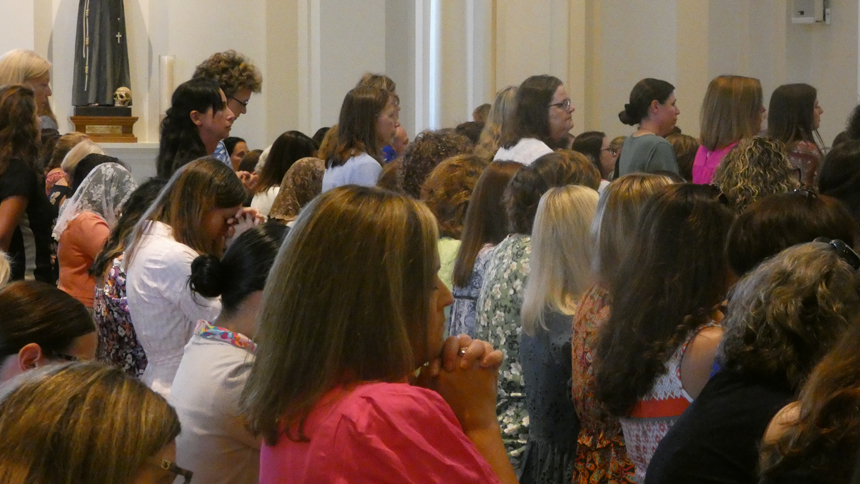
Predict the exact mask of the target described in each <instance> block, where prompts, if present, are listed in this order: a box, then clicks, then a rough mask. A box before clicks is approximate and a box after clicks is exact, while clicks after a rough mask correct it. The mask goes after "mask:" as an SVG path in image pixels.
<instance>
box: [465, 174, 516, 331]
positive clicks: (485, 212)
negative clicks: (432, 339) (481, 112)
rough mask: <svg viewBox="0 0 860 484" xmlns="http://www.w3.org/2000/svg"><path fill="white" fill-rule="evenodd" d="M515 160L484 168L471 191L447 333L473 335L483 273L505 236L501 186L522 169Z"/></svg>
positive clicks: (505, 228)
mask: <svg viewBox="0 0 860 484" xmlns="http://www.w3.org/2000/svg"><path fill="white" fill-rule="evenodd" d="M522 167H523V165H522V163H517V162H515V161H494V162H492V163H490V164H489V165H487V167H486V168H485V169H484V171H483V173H481V176H480V178H478V181H477V183H476V184H475V189H474V190H473V191H472V198H471V199H470V200H469V208H467V209H466V218H465V220H464V221H463V232H462V235H461V237H460V241H461V243H460V250H459V251H458V252H457V259H456V260H455V261H454V277H453V281H452V283H453V285H454V288H453V289H452V291H451V292H452V293H453V295H454V304H453V305H451V318H450V321H449V323H450V324H449V326H448V334H467V335H469V336H471V337H474V336H475V318H476V311H475V310H476V305H477V303H478V296H480V294H481V284H482V283H483V282H484V272H485V271H486V270H487V263H488V262H490V258H489V256H490V253H491V252H492V249H493V247H494V246H495V245H496V244H498V243H499V242H501V241H502V240H504V238H505V237H506V236H507V235H508V218H507V216H506V215H505V208H504V205H503V204H502V195H503V194H504V192H505V187H506V186H507V185H508V182H509V181H510V180H511V178H512V177H513V176H514V174H515V173H516V172H517V171H519V169H520V168H522Z"/></svg>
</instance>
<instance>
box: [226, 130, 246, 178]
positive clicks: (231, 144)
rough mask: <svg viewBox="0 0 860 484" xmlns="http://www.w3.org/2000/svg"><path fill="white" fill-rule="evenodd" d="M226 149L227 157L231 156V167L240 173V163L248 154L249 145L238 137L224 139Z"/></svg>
mask: <svg viewBox="0 0 860 484" xmlns="http://www.w3.org/2000/svg"><path fill="white" fill-rule="evenodd" d="M224 148H226V149H227V155H229V156H230V166H232V167H233V171H239V163H242V158H244V157H245V155H247V154H248V151H249V150H248V143H246V142H245V140H243V139H242V138H239V137H237V136H230V137H229V138H224Z"/></svg>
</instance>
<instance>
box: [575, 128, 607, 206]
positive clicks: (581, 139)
mask: <svg viewBox="0 0 860 484" xmlns="http://www.w3.org/2000/svg"><path fill="white" fill-rule="evenodd" d="M570 149H572V150H573V151H577V152H579V153H582V154H583V155H585V156H587V157H588V158H589V159H590V160H591V162H592V163H594V166H596V167H597V170H598V171H600V178H601V182H600V190H601V191H602V190H603V189H604V188H606V185H609V181H608V180H609V179H610V178H612V174H613V173H614V172H615V162H616V161H617V160H618V154H617V153H615V150H613V149H612V147H611V146H609V138H607V137H606V134H605V133H604V132H603V131H586V132H585V133H580V134H579V136H577V137H576V138H575V139H574V140H573V144H572V145H571V146H570Z"/></svg>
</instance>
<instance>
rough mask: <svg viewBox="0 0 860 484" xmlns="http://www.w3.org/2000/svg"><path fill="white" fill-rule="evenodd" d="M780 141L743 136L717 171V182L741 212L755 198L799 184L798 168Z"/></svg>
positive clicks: (786, 190) (793, 187)
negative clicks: (789, 159)
mask: <svg viewBox="0 0 860 484" xmlns="http://www.w3.org/2000/svg"><path fill="white" fill-rule="evenodd" d="M785 151H786V150H785V145H784V144H783V143H782V142H781V141H777V140H773V139H770V138H763V137H761V136H756V137H754V138H746V139H742V140H741V141H740V142H738V144H737V146H735V147H734V148H732V150H731V151H729V153H728V154H727V155H726V157H725V159H723V162H722V163H720V166H719V167H717V171H716V172H715V173H714V185H716V186H718V187H720V190H722V192H723V193H724V194H725V195H726V197H728V199H729V201H730V202H732V206H733V207H734V208H735V210H736V211H737V212H738V213H740V212H742V211H743V210H744V209H745V208H747V207H748V206H749V205H750V204H751V203H753V202H755V201H756V200H758V199H760V198H762V197H765V196H767V195H771V194H774V193H785V192H788V191H791V190H794V189H795V188H798V187H800V180H799V176H798V171H797V170H796V169H795V168H794V167H793V166H792V165H791V162H789V161H788V157H787V156H786V154H785Z"/></svg>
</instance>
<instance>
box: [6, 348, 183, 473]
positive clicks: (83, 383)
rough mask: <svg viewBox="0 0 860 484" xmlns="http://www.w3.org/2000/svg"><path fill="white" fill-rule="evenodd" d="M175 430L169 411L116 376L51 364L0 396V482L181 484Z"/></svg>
mask: <svg viewBox="0 0 860 484" xmlns="http://www.w3.org/2000/svg"><path fill="white" fill-rule="evenodd" d="M34 402H38V404H36V405H38V408H39V411H37V412H35V411H33V409H34ZM179 431H180V426H179V419H178V418H177V417H176V412H175V411H173V409H172V408H171V407H170V405H168V404H167V402H165V401H164V399H163V398H161V397H160V396H158V395H157V394H155V393H154V392H153V391H152V390H150V389H148V388H146V386H145V385H144V384H142V383H141V382H140V381H138V380H136V379H134V378H131V377H129V376H127V375H125V374H124V373H123V372H122V371H121V370H119V369H117V368H113V367H109V366H104V365H98V364H94V363H67V364H64V365H52V366H50V367H48V368H45V369H44V370H41V371H36V372H31V373H29V374H27V375H22V376H21V377H19V379H18V380H16V381H14V382H10V384H9V386H7V387H6V388H4V392H3V394H2V395H0V434H2V435H3V439H0V482H3V483H9V484H24V483H30V482H45V483H47V482H51V483H56V484H73V483H81V482H86V483H87V484H127V483H135V484H158V483H164V482H173V481H174V479H175V478H177V477H179V476H181V477H183V478H184V479H185V481H184V482H185V483H188V482H191V476H192V473H191V472H190V471H187V470H185V469H181V468H179V467H178V466H177V465H176V464H175V463H174V461H175V460H176V446H175V444H174V439H176V436H177V435H179Z"/></svg>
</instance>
